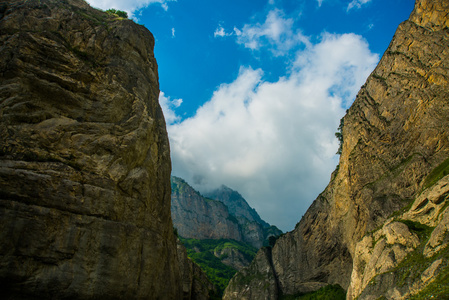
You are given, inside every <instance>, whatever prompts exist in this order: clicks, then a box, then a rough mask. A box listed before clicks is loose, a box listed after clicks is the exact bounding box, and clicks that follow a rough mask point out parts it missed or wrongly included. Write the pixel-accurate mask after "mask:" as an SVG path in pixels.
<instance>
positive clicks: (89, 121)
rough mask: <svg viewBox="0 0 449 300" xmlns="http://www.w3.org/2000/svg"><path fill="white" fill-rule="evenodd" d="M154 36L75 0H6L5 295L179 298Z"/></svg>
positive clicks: (1, 30) (0, 35) (0, 161)
mask: <svg viewBox="0 0 449 300" xmlns="http://www.w3.org/2000/svg"><path fill="white" fill-rule="evenodd" d="M153 46H154V38H153V36H152V35H151V33H150V32H149V31H148V30H146V29H145V28H144V27H143V26H139V25H136V24H135V23H134V22H132V21H131V20H127V19H122V18H119V17H117V16H115V15H110V14H107V13H105V12H101V11H98V10H95V9H92V8H91V7H90V6H89V5H88V4H87V3H86V2H84V1H82V0H58V1H57V0H39V1H38V0H27V1H23V0H22V1H19V0H9V1H1V0H0V85H1V86H0V119H1V120H0V239H1V241H2V242H1V245H0V287H1V294H2V296H1V297H2V298H6V299H149V298H151V299H155V298H157V299H181V298H182V292H183V289H182V286H181V278H180V277H181V271H183V272H184V269H180V267H179V263H178V256H177V246H176V240H175V237H174V234H173V227H172V220H171V215H170V171H171V167H170V153H169V144H168V138H167V133H166V129H165V121H164V117H163V115H162V111H161V108H160V106H159V104H158V95H159V85H158V73H157V64H156V60H155V58H154V54H153Z"/></svg>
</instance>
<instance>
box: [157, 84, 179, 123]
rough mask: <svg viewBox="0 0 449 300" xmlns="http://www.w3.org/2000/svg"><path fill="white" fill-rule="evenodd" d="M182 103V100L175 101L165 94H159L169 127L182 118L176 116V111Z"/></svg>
mask: <svg viewBox="0 0 449 300" xmlns="http://www.w3.org/2000/svg"><path fill="white" fill-rule="evenodd" d="M181 103H182V99H173V100H171V99H170V97H167V96H165V94H164V92H160V94H159V104H160V105H161V108H162V111H163V112H164V117H165V122H166V123H167V125H171V124H174V123H176V122H178V121H179V120H180V119H181V118H180V117H179V116H177V115H176V112H175V109H176V108H178V107H179V106H180V105H181Z"/></svg>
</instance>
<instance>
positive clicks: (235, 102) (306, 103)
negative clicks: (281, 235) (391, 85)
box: [161, 16, 378, 230]
mask: <svg viewBox="0 0 449 300" xmlns="http://www.w3.org/2000/svg"><path fill="white" fill-rule="evenodd" d="M267 20H268V18H267ZM273 20H277V16H276V17H275V18H274V19H273ZM266 23H267V24H271V25H269V26H268V25H267V26H265V25H263V26H258V27H257V26H256V27H257V28H259V29H260V30H261V31H264V32H265V33H264V34H265V35H266V36H267V37H269V38H271V39H272V40H273V41H276V40H278V39H280V37H281V36H282V33H283V32H285V27H282V26H283V25H280V27H278V26H277V25H274V23H270V22H266ZM290 37H291V38H292V39H295V35H290ZM292 43H297V41H292ZM377 61H378V56H377V55H375V54H372V53H371V52H370V51H369V49H368V45H367V43H366V42H365V41H364V40H363V39H362V38H361V37H360V36H357V35H354V34H345V35H335V34H328V33H326V34H323V35H322V36H321V40H320V42H319V43H317V44H315V45H313V44H310V43H308V44H307V46H306V48H305V49H304V50H298V52H297V53H296V60H295V61H294V63H293V64H292V65H291V70H290V75H288V76H286V77H282V78H279V80H277V81H275V82H268V81H265V80H264V76H263V75H264V72H263V70H261V69H257V70H254V69H252V68H250V67H242V68H241V70H240V72H239V75H238V77H237V78H236V79H235V81H233V82H231V83H228V84H222V85H220V86H219V87H218V88H217V90H216V91H215V92H214V94H213V96H212V98H211V99H210V101H209V102H207V103H205V104H204V105H203V106H202V107H201V108H199V109H198V110H197V112H196V114H195V116H193V117H191V118H189V119H186V120H184V121H182V122H178V123H173V122H168V123H171V125H169V126H168V133H169V137H170V144H171V152H172V163H173V174H174V175H177V176H180V177H182V178H184V179H186V180H187V181H188V182H189V183H191V184H192V185H193V186H194V187H196V188H197V189H199V190H202V191H204V190H206V189H208V188H212V187H216V186H219V185H221V184H226V185H228V186H230V187H231V188H234V189H236V190H238V191H239V192H240V193H241V194H242V195H243V196H244V197H245V198H246V199H247V200H248V202H250V205H252V206H253V207H255V208H256V210H257V211H258V212H259V213H260V214H261V216H262V218H264V219H265V220H267V221H268V222H270V223H272V224H275V225H278V226H280V227H281V228H282V229H284V230H285V229H288V230H291V229H293V226H294V224H295V223H296V222H297V221H299V219H300V218H301V214H303V213H304V212H305V211H306V209H307V208H308V207H309V205H310V204H311V202H312V201H313V200H314V199H315V198H316V197H317V195H318V194H319V193H320V192H321V191H322V190H323V189H324V187H325V185H326V184H327V183H328V181H329V178H330V174H331V172H332V171H333V168H334V167H335V164H336V162H337V157H336V156H335V152H336V151H337V148H338V142H337V140H336V138H335V136H334V133H335V131H336V129H337V127H338V124H339V119H340V118H341V117H342V116H343V114H344V110H345V108H346V107H347V106H348V105H350V102H351V101H352V100H353V99H354V97H355V95H356V93H357V91H358V89H359V88H360V86H361V85H362V84H363V83H364V81H365V79H366V77H367V76H368V75H369V73H370V72H371V71H372V70H373V68H374V66H375V64H376V63H377ZM162 97H163V98H164V97H165V96H164V95H163V94H162ZM164 101H165V100H163V101H161V102H162V103H163V102H164ZM164 111H165V110H164ZM166 117H167V115H166ZM168 119H169V120H174V119H176V117H174V116H173V115H172V114H170V113H169V114H168Z"/></svg>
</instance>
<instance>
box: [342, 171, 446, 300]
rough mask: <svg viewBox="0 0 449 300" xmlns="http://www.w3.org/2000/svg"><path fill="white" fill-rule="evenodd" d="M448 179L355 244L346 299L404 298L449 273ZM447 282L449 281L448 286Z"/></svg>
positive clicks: (438, 183) (440, 182)
mask: <svg viewBox="0 0 449 300" xmlns="http://www.w3.org/2000/svg"><path fill="white" fill-rule="evenodd" d="M448 202H449V176H446V177H444V178H443V179H441V180H439V181H438V182H437V183H436V184H435V185H434V186H432V187H431V188H429V189H428V190H426V191H424V192H423V193H422V194H421V195H420V196H419V197H417V198H416V200H415V201H414V202H413V204H412V206H411V208H410V209H409V210H407V211H406V212H405V213H402V214H400V215H398V216H395V217H392V218H390V219H389V220H388V221H387V222H385V224H384V225H383V226H382V228H381V229H379V230H376V231H374V232H372V233H369V234H367V235H365V236H364V237H363V239H362V240H361V241H360V242H358V243H357V246H356V249H355V256H354V264H353V271H352V276H351V285H350V287H349V289H348V298H349V299H354V298H356V297H360V298H361V299H369V298H378V297H380V296H385V297H387V298H394V299H408V298H410V296H411V295H414V294H418V293H420V292H421V290H423V289H424V288H425V287H426V286H427V285H429V284H430V283H432V282H434V281H435V280H437V279H438V278H437V277H438V274H441V273H442V274H444V273H446V274H447V272H449V253H448V251H447V247H448V245H449V234H448V229H449V226H448V225H449V223H448V221H449V208H448V205H447V204H448ZM446 283H447V282H446Z"/></svg>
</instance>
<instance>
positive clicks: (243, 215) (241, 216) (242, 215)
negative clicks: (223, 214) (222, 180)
mask: <svg viewBox="0 0 449 300" xmlns="http://www.w3.org/2000/svg"><path fill="white" fill-rule="evenodd" d="M205 196H206V197H208V198H211V199H214V200H218V201H220V202H223V203H224V204H225V205H226V206H227V208H228V210H229V213H230V214H231V215H233V216H234V217H235V218H236V219H237V222H238V224H239V225H240V230H241V232H242V237H243V241H244V242H246V243H248V244H251V245H253V246H254V247H256V248H260V247H261V246H262V245H263V244H264V243H265V242H266V241H267V239H268V238H269V237H270V236H279V235H281V234H282V231H281V230H279V229H278V228H277V227H276V226H270V224H268V223H267V222H265V221H264V220H262V219H261V218H260V216H259V214H258V213H257V212H256V210H255V209H254V208H252V207H250V206H249V204H248V202H246V200H245V199H244V198H243V197H242V195H240V194H239V193H238V192H237V191H234V190H232V189H230V188H228V187H227V186H224V185H223V186H221V187H220V188H219V189H216V190H213V191H211V192H208V193H206V194H205Z"/></svg>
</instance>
